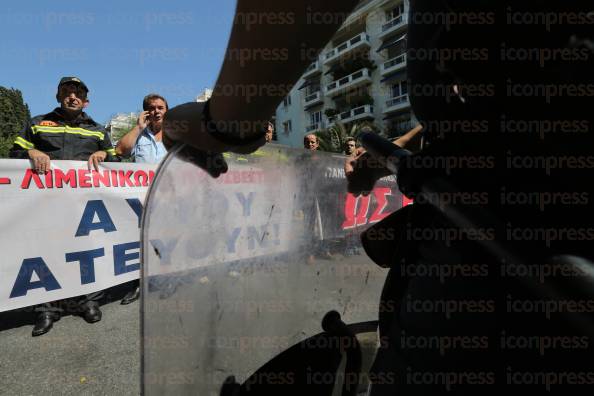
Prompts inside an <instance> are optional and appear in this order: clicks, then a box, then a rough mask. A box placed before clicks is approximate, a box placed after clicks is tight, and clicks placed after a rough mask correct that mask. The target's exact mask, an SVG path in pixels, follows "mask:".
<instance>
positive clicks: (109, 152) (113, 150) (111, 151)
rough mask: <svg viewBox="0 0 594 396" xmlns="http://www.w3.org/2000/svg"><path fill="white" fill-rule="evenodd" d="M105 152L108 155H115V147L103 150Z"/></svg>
mask: <svg viewBox="0 0 594 396" xmlns="http://www.w3.org/2000/svg"><path fill="white" fill-rule="evenodd" d="M105 152H106V153H107V154H109V155H116V152H115V149H112V148H111V149H107V150H105Z"/></svg>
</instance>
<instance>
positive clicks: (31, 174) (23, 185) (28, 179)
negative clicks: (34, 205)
mask: <svg viewBox="0 0 594 396" xmlns="http://www.w3.org/2000/svg"><path fill="white" fill-rule="evenodd" d="M31 179H33V181H34V182H35V185H37V188H45V186H44V185H43V183H42V182H41V178H40V177H39V174H37V172H35V171H33V169H27V171H26V172H25V177H23V181H22V182H21V188H22V189H25V190H26V189H28V188H29V185H30V184H31Z"/></svg>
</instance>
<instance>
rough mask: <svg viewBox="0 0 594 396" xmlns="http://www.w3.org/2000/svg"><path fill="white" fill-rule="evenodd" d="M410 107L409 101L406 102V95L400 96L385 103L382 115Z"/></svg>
mask: <svg viewBox="0 0 594 396" xmlns="http://www.w3.org/2000/svg"><path fill="white" fill-rule="evenodd" d="M409 107H410V101H409V100H408V94H405V95H400V96H397V97H395V98H392V99H390V100H387V101H386V107H385V108H384V111H383V113H384V114H386V113H393V112H395V111H400V110H403V109H406V108H409Z"/></svg>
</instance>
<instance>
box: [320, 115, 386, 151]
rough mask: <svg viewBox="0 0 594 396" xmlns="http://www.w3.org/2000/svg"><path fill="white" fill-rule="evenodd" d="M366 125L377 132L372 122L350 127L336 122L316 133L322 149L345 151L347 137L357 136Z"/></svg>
mask: <svg viewBox="0 0 594 396" xmlns="http://www.w3.org/2000/svg"><path fill="white" fill-rule="evenodd" d="M364 127H367V128H371V130H373V131H375V132H377V128H376V127H375V125H373V124H372V123H370V122H362V123H359V124H353V125H352V126H351V127H350V128H347V126H345V125H344V124H343V123H341V122H336V123H334V124H333V125H331V126H330V127H329V128H326V129H324V130H322V131H320V132H317V133H316V134H315V135H316V136H317V137H318V142H319V144H320V150H323V151H329V152H331V153H344V146H345V143H346V140H347V138H349V137H355V136H356V135H357V134H358V133H359V132H360V131H361V129H362V128H364Z"/></svg>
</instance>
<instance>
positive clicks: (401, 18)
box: [382, 14, 408, 33]
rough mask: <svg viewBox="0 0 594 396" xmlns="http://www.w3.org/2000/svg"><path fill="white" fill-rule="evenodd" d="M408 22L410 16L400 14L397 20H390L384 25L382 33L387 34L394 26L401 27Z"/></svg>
mask: <svg viewBox="0 0 594 396" xmlns="http://www.w3.org/2000/svg"><path fill="white" fill-rule="evenodd" d="M407 21H408V15H406V14H400V15H398V16H397V17H396V18H393V19H390V20H389V21H388V22H386V23H384V24H383V25H382V33H385V32H387V31H388V30H390V29H392V28H393V27H394V26H397V25H400V24H402V23H405V22H407Z"/></svg>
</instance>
